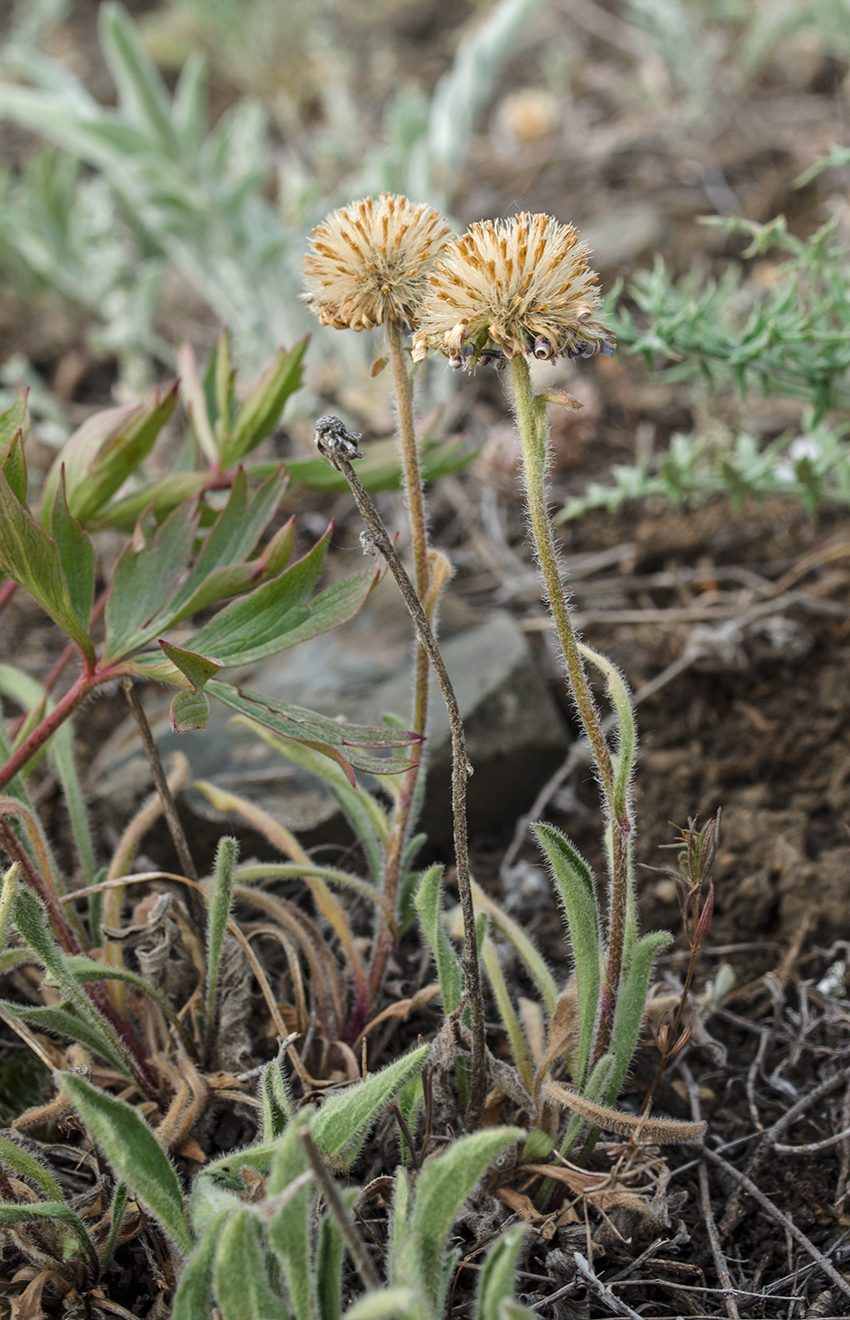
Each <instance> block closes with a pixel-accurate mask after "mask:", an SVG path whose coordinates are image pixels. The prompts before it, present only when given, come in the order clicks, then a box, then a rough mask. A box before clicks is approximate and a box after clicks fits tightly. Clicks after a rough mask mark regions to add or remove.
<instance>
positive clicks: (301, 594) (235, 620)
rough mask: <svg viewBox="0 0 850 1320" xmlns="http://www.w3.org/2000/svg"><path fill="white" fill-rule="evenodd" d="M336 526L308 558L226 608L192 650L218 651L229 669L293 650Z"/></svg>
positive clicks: (193, 643) (193, 642)
mask: <svg viewBox="0 0 850 1320" xmlns="http://www.w3.org/2000/svg"><path fill="white" fill-rule="evenodd" d="M332 527H333V524H331V525H330V526H329V527H328V530H327V531H326V532H325V534H324V536H323V537H322V538H321V540H320V541H317V542H316V544H315V545H314V546H313V549H312V550H311V551H310V552H309V553H308V554H306V555H304V557H303V559H299V560H297V561H296V562H295V563H294V564H292V565H291V566H290V567H289V568H287V569H285V570H284V572H283V573H280V574H279V575H278V576H277V577H276V578H272V579H271V580H270V581H269V582H265V583H263V585H262V586H260V587H257V589H256V590H255V591H252V592H251V594H250V595H249V596H243V597H241V599H239V600H235V601H233V602H232V603H231V604H230V605H226V606H225V608H224V609H223V610H221V611H220V612H219V613H218V614H217V615H216V616H215V618H214V619H212V620H211V621H210V622H209V623H208V624H206V626H205V627H203V628H202V629H201V631H200V632H198V633H196V634H195V636H194V637H193V638H192V639H191V649H192V650H193V651H199V652H201V653H203V652H207V651H212V652H213V653H214V654H215V655H217V656H218V657H219V659H220V660H221V662H222V664H224V665H249V664H253V663H254V662H255V661H257V660H265V659H267V658H268V657H269V656H272V655H276V654H277V653H278V651H282V650H285V649H286V648H287V647H289V646H291V645H293V643H292V642H291V641H290V640H289V634H290V633H291V632H292V631H293V629H295V628H297V627H298V626H299V625H301V624H304V623H305V622H306V621H307V620H308V619H309V617H310V612H309V611H308V610H307V608H306V604H307V601H308V599H309V597H310V594H311V593H312V591H313V588H314V587H315V585H316V582H317V580H318V577H319V573H320V572H321V569H322V564H323V562H324V558H325V554H326V552H327V548H328V543H329V540H330V535H331V530H332ZM319 631H324V629H319Z"/></svg>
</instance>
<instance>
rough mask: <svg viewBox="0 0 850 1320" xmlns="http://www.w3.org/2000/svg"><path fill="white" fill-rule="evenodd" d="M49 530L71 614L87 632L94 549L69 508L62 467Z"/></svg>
mask: <svg viewBox="0 0 850 1320" xmlns="http://www.w3.org/2000/svg"><path fill="white" fill-rule="evenodd" d="M50 530H51V532H52V534H53V539H54V541H55V542H56V546H57V548H58V550H59V558H60V560H61V563H62V572H63V573H64V575H65V582H66V584H67V587H68V595H69V596H70V599H71V605H72V606H73V609H74V613H75V614H76V616H77V618H78V619H79V621H80V623H81V624H82V626H83V627H84V628H86V629H88V626H89V620H90V619H91V612H92V606H93V605H94V550H93V548H92V543H91V540H90V538H89V537H88V535H87V534H86V532H85V531H84V530H83V528H82V527H81V526H80V524H79V523H78V522H77V520H76V518H74V517H73V516H72V514H71V513H70V511H69V509H68V501H67V498H66V495H65V469H64V468H63V469H62V475H61V480H60V483H59V492H58V494H57V496H56V500H55V502H54V505H53V520H52V524H51V528H50Z"/></svg>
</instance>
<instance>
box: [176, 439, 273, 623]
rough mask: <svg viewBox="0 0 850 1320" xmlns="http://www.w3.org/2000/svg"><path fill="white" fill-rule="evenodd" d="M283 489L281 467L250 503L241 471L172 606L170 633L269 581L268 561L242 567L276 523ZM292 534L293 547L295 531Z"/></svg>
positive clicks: (246, 484)
mask: <svg viewBox="0 0 850 1320" xmlns="http://www.w3.org/2000/svg"><path fill="white" fill-rule="evenodd" d="M285 486H286V473H285V471H284V468H283V465H282V464H281V465H280V466H279V467H277V468H276V469H274V470H273V471H272V472H271V474H270V475H269V476H268V477H267V478H266V480H265V481H264V482H263V483H262V485H261V486H260V487H259V488H258V489H257V490H256V491H255V493H254V494H253V495H252V496H250V497H249V494H248V481H247V478H246V476H245V473H244V471H243V470H242V469H241V468H240V469H239V471H238V472H237V474H236V476H235V478H234V481H233V485H232V487H231V490H230V495H229V497H228V500H227V504H226V505H225V506H224V508H223V509H222V511H221V513H220V514H219V515H218V517H217V518H216V520H215V522H214V523H213V525H212V527H211V528H210V530H209V532H208V533H207V535H206V537H205V539H204V543H203V546H202V547H201V552H200V554H199V555H198V558H197V560H196V561H195V564H194V565H193V567H192V569H191V570H190V572H189V574H188V575H187V577H186V579H185V581H184V582H182V583H181V585H180V588H179V590H178V591H177V594H176V595H175V596H174V598H173V600H172V601H171V604H170V614H169V627H172V626H173V625H174V624H175V623H179V622H180V620H181V619H186V618H189V616H190V615H192V614H195V613H197V611H198V610H201V609H206V607H207V606H208V605H211V604H213V602H215V601H217V600H221V599H223V598H224V597H225V596H231V595H236V594H238V592H240V591H246V590H248V588H249V587H250V586H252V585H255V584H256V583H257V582H259V581H262V580H263V579H264V578H265V577H267V576H269V574H268V573H267V572H266V571H265V570H266V561H265V557H264V556H260V558H259V559H256V560H252V561H251V562H243V561H247V560H248V556H249V555H250V554H251V552H252V551H253V549H254V547H255V546H256V544H257V541H258V540H259V539H260V537H261V536H262V534H263V532H264V531H265V529H266V527H267V526H268V524H269V521H270V520H271V519H272V518H273V517H274V514H275V511H276V509H277V506H278V504H279V503H280V498H281V495H282V494H283V491H284V488H285ZM290 532H291V535H290V537H289V541H290V544H291V542H292V541H293V540H294V526H293V527H292V528H291V529H290ZM288 557H289V556H288V555H287V559H288ZM282 567H283V564H281V568H282ZM278 571H280V570H278Z"/></svg>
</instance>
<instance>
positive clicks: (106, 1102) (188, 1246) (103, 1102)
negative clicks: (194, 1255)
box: [58, 1073, 193, 1256]
mask: <svg viewBox="0 0 850 1320" xmlns="http://www.w3.org/2000/svg"><path fill="white" fill-rule="evenodd" d="M58 1080H59V1085H60V1086H61V1088H62V1090H63V1091H64V1092H65V1094H66V1095H67V1097H68V1099H69V1100H70V1101H71V1104H72V1105H73V1106H74V1108H75V1109H76V1111H77V1113H78V1114H79V1115H80V1117H81V1118H82V1120H83V1122H84V1123H85V1125H86V1127H87V1128H88V1129H89V1131H90V1132H91V1134H92V1136H93V1137H94V1139H95V1141H96V1142H97V1144H98V1146H99V1147H100V1148H101V1150H102V1151H103V1153H104V1155H105V1156H106V1158H107V1159H108V1160H109V1163H110V1164H111V1165H112V1168H113V1169H114V1170H115V1173H116V1175H117V1176H118V1177H119V1178H120V1179H121V1181H122V1182H124V1183H126V1184H127V1186H128V1187H129V1188H130V1190H131V1192H132V1193H133V1195H134V1196H136V1197H138V1199H139V1200H140V1201H141V1202H142V1204H143V1205H145V1206H146V1207H147V1208H148V1210H149V1211H150V1212H151V1214H152V1215H153V1217H154V1218H155V1219H156V1221H157V1223H158V1224H159V1225H160V1227H161V1228H162V1229H163V1230H164V1231H165V1232H166V1233H167V1234H168V1236H169V1237H170V1238H171V1240H172V1242H174V1244H175V1246H176V1247H177V1248H178V1249H179V1250H180V1251H182V1253H183V1255H184V1256H188V1254H189V1252H190V1251H191V1250H192V1245H193V1237H192V1231H191V1229H190V1228H189V1224H188V1222H187V1220H186V1214H185V1211H184V1209H183V1193H182V1192H181V1190H180V1184H179V1182H178V1181H177V1174H176V1173H175V1172H174V1169H173V1168H172V1166H171V1162H170V1160H169V1158H168V1156H167V1155H166V1153H165V1151H164V1150H163V1149H162V1146H160V1144H159V1142H158V1141H157V1139H156V1137H155V1136H154V1134H153V1132H152V1131H151V1129H150V1128H149V1127H148V1125H147V1123H146V1122H145V1120H144V1119H143V1118H142V1117H141V1115H140V1114H139V1113H138V1111H137V1110H135V1109H134V1108H133V1107H132V1105H128V1104H126V1103H125V1101H123V1100H118V1099H116V1098H115V1096H112V1095H108V1094H107V1093H106V1092H105V1091H101V1090H100V1089H99V1088H98V1087H96V1086H92V1084H91V1083H90V1082H87V1081H85V1080H84V1079H83V1078H82V1077H80V1076H79V1074H78V1073H59V1075H58Z"/></svg>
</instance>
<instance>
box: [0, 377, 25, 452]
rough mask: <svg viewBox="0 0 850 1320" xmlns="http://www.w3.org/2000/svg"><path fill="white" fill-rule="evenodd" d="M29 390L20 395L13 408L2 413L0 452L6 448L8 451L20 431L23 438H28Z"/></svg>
mask: <svg viewBox="0 0 850 1320" xmlns="http://www.w3.org/2000/svg"><path fill="white" fill-rule="evenodd" d="M28 394H29V390H28V389H26V390H24V391H23V392H22V393H21V394H19V395H18V397H17V399H16V400H15V402H14V403H13V404H12V406H11V408H7V409H6V411H5V412H2V413H0V454H2V453H3V451H4V450H6V451H8V449H9V446H10V445H11V444H12V442H13V441H14V439H15V436H16V435H17V434H18V432H19V431H20V433H21V440H22V441H24V440H26V438H27V436H28V435H29V433H30V415H29V412H28V411H27V395H28Z"/></svg>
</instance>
